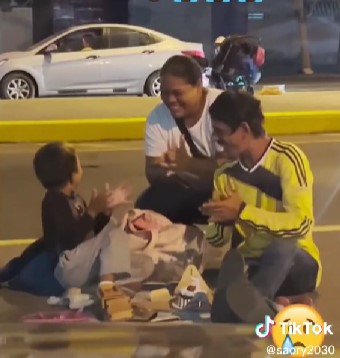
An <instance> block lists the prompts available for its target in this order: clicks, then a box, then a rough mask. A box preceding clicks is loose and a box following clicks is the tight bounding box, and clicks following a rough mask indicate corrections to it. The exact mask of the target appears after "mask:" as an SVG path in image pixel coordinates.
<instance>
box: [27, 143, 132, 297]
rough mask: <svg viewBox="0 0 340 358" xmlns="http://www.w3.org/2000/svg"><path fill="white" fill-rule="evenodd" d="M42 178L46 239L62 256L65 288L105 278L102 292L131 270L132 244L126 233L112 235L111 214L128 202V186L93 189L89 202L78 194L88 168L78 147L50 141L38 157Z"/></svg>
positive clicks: (59, 274) (61, 279)
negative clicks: (130, 248) (100, 189)
mask: <svg viewBox="0 0 340 358" xmlns="http://www.w3.org/2000/svg"><path fill="white" fill-rule="evenodd" d="M33 165H34V170H35V173H36V176H37V178H38V179H39V181H40V183H41V184H42V185H43V187H44V188H45V189H46V190H47V191H46V194H45V197H44V199H43V202H42V226H43V240H44V243H45V246H46V248H47V249H48V250H51V251H52V252H53V253H55V254H56V255H58V256H59V261H58V264H57V267H56V269H55V277H56V278H57V280H58V281H59V282H60V284H61V285H62V286H63V287H64V288H65V289H68V288H71V287H79V288H81V287H83V286H85V285H87V284H90V283H93V282H95V281H97V282H98V281H99V292H104V291H105V290H104V289H102V288H103V287H104V286H105V287H107V285H109V286H110V285H111V286H112V287H113V284H114V282H115V281H116V279H117V275H120V274H122V273H123V274H129V272H130V256H129V244H128V240H127V239H126V236H124V232H123V231H117V233H116V234H115V233H114V234H113V235H107V233H106V232H105V231H107V230H109V225H107V224H108V223H109V221H110V217H111V215H112V212H113V210H114V209H115V208H116V207H117V206H118V205H120V204H124V203H127V196H128V189H127V188H126V187H122V186H121V187H118V188H116V189H114V190H111V189H110V188H109V187H108V186H107V187H106V188H105V190H102V191H97V190H93V192H92V196H91V199H90V202H89V204H88V205H87V204H86V202H85V200H84V199H83V198H82V197H81V196H80V195H79V194H78V193H77V188H78V186H79V184H80V182H81V179H82V175H83V170H82V167H81V163H80V160H79V157H78V156H77V154H76V152H75V149H74V148H73V147H72V146H70V145H67V144H65V143H61V142H53V143H49V144H47V145H45V146H43V147H42V148H40V149H39V150H38V152H37V153H36V155H35V158H34V162H33Z"/></svg>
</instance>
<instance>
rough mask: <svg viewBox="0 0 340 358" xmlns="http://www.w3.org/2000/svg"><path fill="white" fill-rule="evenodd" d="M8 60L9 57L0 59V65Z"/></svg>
mask: <svg viewBox="0 0 340 358" xmlns="http://www.w3.org/2000/svg"><path fill="white" fill-rule="evenodd" d="M7 61H8V60H7V58H6V59H4V60H0V66H1V65H3V64H4V63H5V62H7Z"/></svg>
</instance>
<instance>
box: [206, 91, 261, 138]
mask: <svg viewBox="0 0 340 358" xmlns="http://www.w3.org/2000/svg"><path fill="white" fill-rule="evenodd" d="M209 112H210V116H211V119H212V120H213V121H214V120H215V121H219V122H223V123H225V124H226V125H227V126H228V127H230V128H231V130H232V131H233V132H234V131H236V130H237V128H239V126H240V125H241V124H242V123H247V124H248V126H249V128H250V130H251V132H252V133H253V135H254V137H260V136H262V135H263V134H264V133H265V130H264V128H263V122H264V115H263V113H262V109H261V102H260V101H259V100H258V99H256V98H255V97H254V96H252V95H251V94H249V93H247V92H241V91H239V92H238V91H225V92H223V93H221V94H220V95H219V96H218V97H217V98H216V100H215V101H214V102H213V104H212V105H211V106H210V108H209Z"/></svg>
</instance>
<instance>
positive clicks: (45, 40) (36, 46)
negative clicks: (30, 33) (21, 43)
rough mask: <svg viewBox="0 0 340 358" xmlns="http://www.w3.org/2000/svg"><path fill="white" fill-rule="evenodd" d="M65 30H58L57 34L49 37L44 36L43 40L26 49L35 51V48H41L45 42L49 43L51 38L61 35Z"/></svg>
mask: <svg viewBox="0 0 340 358" xmlns="http://www.w3.org/2000/svg"><path fill="white" fill-rule="evenodd" d="M64 32H65V30H61V31H59V32H56V33H55V34H53V35H51V36H49V37H46V38H44V39H43V40H41V41H39V42H37V43H35V44H33V45H31V46H30V47H28V48H27V49H26V51H33V50H35V49H36V48H39V47H40V46H41V45H44V44H45V43H46V44H47V43H48V42H49V41H50V40H52V39H54V38H57V37H58V36H59V35H61V34H62V33H64Z"/></svg>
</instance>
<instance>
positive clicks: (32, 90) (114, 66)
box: [0, 24, 205, 99]
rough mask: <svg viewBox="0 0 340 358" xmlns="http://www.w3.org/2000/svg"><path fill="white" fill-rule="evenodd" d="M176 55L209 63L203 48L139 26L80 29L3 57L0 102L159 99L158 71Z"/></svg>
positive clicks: (111, 25) (87, 26) (72, 29)
mask: <svg viewBox="0 0 340 358" xmlns="http://www.w3.org/2000/svg"><path fill="white" fill-rule="evenodd" d="M176 54H185V55H188V56H197V57H202V58H204V57H205V55H204V52H203V45H202V44H200V43H192V42H183V41H180V40H178V39H175V38H173V37H171V36H168V35H165V34H163V33H160V32H157V31H153V30H150V29H147V28H143V27H139V26H131V25H117V24H93V25H92V24H91V25H82V26H76V27H72V28H70V29H67V30H64V31H62V32H59V33H57V34H55V35H52V36H50V37H48V38H46V39H44V40H43V41H41V42H39V43H36V44H34V45H33V46H31V47H30V48H28V49H27V50H26V51H21V52H9V53H4V54H0V97H1V98H4V99H28V98H33V97H42V96H58V95H63V96H65V95H87V94H138V95H142V94H147V95H149V96H159V95H160V77H159V70H160V69H161V67H162V65H163V64H164V62H165V61H166V60H167V59H168V58H169V57H171V56H173V55H176Z"/></svg>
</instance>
